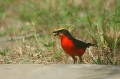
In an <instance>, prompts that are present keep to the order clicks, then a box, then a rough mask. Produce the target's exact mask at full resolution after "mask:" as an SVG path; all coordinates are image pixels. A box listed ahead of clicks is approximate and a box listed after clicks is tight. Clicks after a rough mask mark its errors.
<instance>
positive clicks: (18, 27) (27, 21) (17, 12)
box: [0, 0, 120, 65]
mask: <svg viewBox="0 0 120 79" xmlns="http://www.w3.org/2000/svg"><path fill="white" fill-rule="evenodd" d="M30 3H31V2H27V1H23V0H21V1H17V0H16V1H13V2H11V1H9V2H8V3H6V4H5V5H3V9H4V10H3V11H2V13H3V15H5V17H2V18H3V19H1V20H0V27H1V28H0V32H1V38H0V39H6V38H10V37H14V36H24V35H28V34H31V33H33V34H34V35H33V37H31V38H27V39H24V38H23V39H20V40H11V41H5V42H1V44H0V63H1V64H28V63H29V64H63V63H71V62H72V59H71V57H69V56H68V55H66V54H65V53H64V51H63V50H62V48H61V46H60V40H59V39H58V38H57V37H54V36H53V35H52V31H54V30H55V29H56V28H58V27H60V26H69V27H67V28H68V29H70V30H71V33H72V34H73V36H75V37H76V38H78V39H80V40H83V41H85V42H94V41H93V40H92V39H91V38H90V37H89V35H87V33H86V29H85V28H84V27H83V26H82V23H81V24H80V23H79V24H72V23H71V22H70V21H72V20H70V19H66V18H64V19H66V20H67V22H66V23H65V24H64V22H63V23H62V22H61V24H59V25H58V24H56V23H55V22H56V19H55V20H53V18H51V17H50V18H51V19H47V17H43V18H44V20H43V19H40V17H39V18H37V20H40V23H38V22H37V21H36V15H34V14H36V13H35V12H30V11H31V8H32V7H33V6H32V5H31V8H30V7H29V6H27V8H26V7H24V6H23V5H27V4H30ZM53 3H54V4H53ZM58 3H59V1H58ZM98 3H99V1H98ZM35 4H36V5H40V6H41V7H45V8H47V6H48V5H49V4H51V8H52V9H51V10H52V11H53V12H54V11H55V10H56V8H55V7H54V6H56V4H55V1H53V2H51V1H48V2H42V1H41V3H40V1H38V0H36V1H35ZM45 4H46V6H45ZM75 4H76V6H80V4H81V7H80V8H82V11H80V12H81V13H80V15H79V16H80V17H82V18H83V17H84V16H85V15H84V13H83V12H84V11H85V6H84V4H85V5H87V6H86V7H88V8H90V11H91V13H94V8H93V7H91V5H93V3H91V1H87V0H81V1H79V0H75ZM90 4H91V5H90ZM66 5H68V6H69V7H71V6H72V4H71V3H70V2H67V3H66ZM115 5H116V4H115V2H114V0H110V1H108V2H107V4H106V6H107V7H106V9H108V10H109V11H111V12H113V11H114V9H115V8H116V6H115ZM93 6H95V5H93ZM41 7H40V9H41ZM58 7H60V5H59V6H58ZM92 8H93V9H92ZM110 8H111V9H110ZM59 9H60V8H59ZM59 9H58V11H60V13H61V14H64V12H63V10H62V11H61V10H59ZM24 10H25V11H24ZM26 10H27V11H26ZM32 10H33V9H32ZM23 11H24V12H23ZM26 12H28V13H26ZM46 12H47V11H46ZM95 12H96V11H95ZM32 13H33V15H32ZM21 14H23V15H21ZM46 14H47V13H46ZM54 14H56V13H55V12H54ZM74 15H75V14H73V15H72V17H73V16H74ZM58 16H59V15H58ZM58 16H57V17H55V18H60V17H58ZM48 17H49V16H48ZM63 17H64V16H63ZM31 19H32V20H31ZM73 19H74V18H73ZM42 20H43V21H46V22H44V23H43V21H42ZM50 20H51V21H50ZM94 20H96V18H93V19H91V22H93V21H94ZM50 23H51V24H50ZM53 23H55V24H53ZM74 23H75V22H74ZM83 23H85V21H84V22H83ZM45 24H46V25H45ZM85 25H88V24H87V23H86V24H85ZM70 26H73V27H70ZM74 26H76V27H74ZM72 28H74V30H73V29H72ZM72 30H73V31H72ZM36 34H40V36H39V37H38V36H36ZM89 49H90V50H89ZM89 49H87V50H86V53H85V54H84V56H83V60H84V62H85V63H87V64H93V63H94V62H93V60H92V58H93V59H94V60H98V56H100V57H101V61H102V62H103V64H110V63H109V62H108V61H107V60H108V59H107V56H108V57H109V58H110V60H111V61H112V62H115V61H116V60H118V65H120V53H119V52H120V51H119V50H118V49H116V50H114V51H113V52H114V53H111V52H110V49H109V48H108V49H105V50H103V49H102V48H101V47H98V48H96V47H91V48H89ZM91 53H92V55H91ZM113 54H114V55H113Z"/></svg>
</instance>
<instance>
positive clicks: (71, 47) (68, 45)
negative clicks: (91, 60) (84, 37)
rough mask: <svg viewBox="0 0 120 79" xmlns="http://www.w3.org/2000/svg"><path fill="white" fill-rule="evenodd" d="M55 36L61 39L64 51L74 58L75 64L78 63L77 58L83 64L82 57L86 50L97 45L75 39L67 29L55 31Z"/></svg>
mask: <svg viewBox="0 0 120 79" xmlns="http://www.w3.org/2000/svg"><path fill="white" fill-rule="evenodd" d="M53 34H54V36H59V37H60V39H61V46H62V48H63V50H64V51H65V52H66V53H67V54H68V55H69V56H71V57H72V58H73V60H74V61H73V63H74V64H75V63H77V59H76V56H78V57H79V60H80V63H83V61H82V55H83V54H84V52H85V51H86V48H89V46H96V44H91V43H85V42H83V41H80V40H78V39H76V38H74V37H73V36H72V35H71V34H70V32H69V31H68V30H67V29H65V28H59V29H57V30H56V31H53Z"/></svg>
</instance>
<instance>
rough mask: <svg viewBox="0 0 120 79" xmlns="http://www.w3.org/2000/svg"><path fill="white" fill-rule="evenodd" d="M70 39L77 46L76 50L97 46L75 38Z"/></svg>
mask: <svg viewBox="0 0 120 79" xmlns="http://www.w3.org/2000/svg"><path fill="white" fill-rule="evenodd" d="M68 38H70V40H72V42H73V44H74V45H75V47H76V48H83V49H86V48H87V47H89V46H95V44H91V43H85V42H83V41H80V40H77V39H75V38H73V37H68Z"/></svg>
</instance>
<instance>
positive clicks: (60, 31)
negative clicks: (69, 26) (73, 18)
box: [53, 28, 70, 37]
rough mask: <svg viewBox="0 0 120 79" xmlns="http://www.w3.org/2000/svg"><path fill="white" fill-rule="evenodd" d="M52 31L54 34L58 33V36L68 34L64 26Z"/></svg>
mask: <svg viewBox="0 0 120 79" xmlns="http://www.w3.org/2000/svg"><path fill="white" fill-rule="evenodd" d="M53 33H54V36H57V35H58V36H59V37H62V36H69V35H70V33H69V31H68V30H66V29H65V28H59V29H57V30H56V31H54V32H53Z"/></svg>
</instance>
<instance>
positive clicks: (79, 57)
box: [79, 56, 83, 64]
mask: <svg viewBox="0 0 120 79" xmlns="http://www.w3.org/2000/svg"><path fill="white" fill-rule="evenodd" d="M79 60H80V64H81V63H83V61H82V58H81V56H79Z"/></svg>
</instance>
